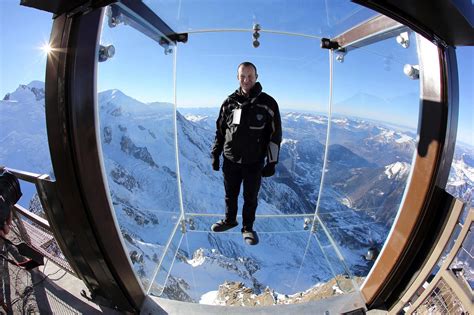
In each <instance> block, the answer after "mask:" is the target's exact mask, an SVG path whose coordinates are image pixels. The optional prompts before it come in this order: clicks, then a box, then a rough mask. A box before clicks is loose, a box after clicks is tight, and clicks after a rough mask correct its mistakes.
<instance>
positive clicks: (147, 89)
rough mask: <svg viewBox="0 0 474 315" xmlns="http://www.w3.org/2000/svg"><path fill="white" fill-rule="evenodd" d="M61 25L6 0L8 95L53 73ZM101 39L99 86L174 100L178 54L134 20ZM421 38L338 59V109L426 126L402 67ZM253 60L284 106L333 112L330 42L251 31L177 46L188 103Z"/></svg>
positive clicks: (221, 93) (469, 96)
mask: <svg viewBox="0 0 474 315" xmlns="http://www.w3.org/2000/svg"><path fill="white" fill-rule="evenodd" d="M280 9H282V10H284V9H285V8H280ZM263 14H264V11H261V12H260V11H259V13H258V17H259V20H258V21H259V22H260V23H261V21H265V23H267V24H266V25H268V24H269V23H270V21H271V19H269V17H268V16H262V15H263ZM249 18H250V17H249ZM253 18H254V19H255V14H254V16H253ZM203 19H206V16H205V15H203ZM250 19H251V18H250ZM304 23H307V22H305V21H304V20H303V19H302V20H301V23H300V24H301V25H298V27H300V29H301V30H302V31H304V30H306V29H308V30H310V29H311V27H310V26H307V27H306V26H305V25H304ZM51 25H52V15H51V14H48V13H46V12H41V11H38V10H35V9H31V8H26V7H22V6H19V5H18V1H17V0H2V1H0V33H1V36H2V38H1V41H0V69H1V72H0V98H3V96H4V95H5V94H6V93H8V92H12V91H14V90H15V89H16V88H17V87H18V85H19V84H27V83H29V82H30V81H32V80H41V81H44V75H45V61H46V57H45V54H44V53H43V52H42V50H41V49H40V48H41V46H42V45H43V44H44V43H46V42H47V41H48V39H49V35H50V31H51ZM275 27H276V26H275ZM275 27H274V28H275ZM101 41H102V43H104V44H110V43H113V44H114V46H115V47H116V55H115V57H114V58H112V59H110V60H109V61H107V62H104V63H101V64H100V66H99V77H98V84H99V90H104V89H110V88H119V89H121V90H122V91H124V92H125V93H127V94H129V95H130V96H132V97H135V98H137V99H139V100H142V101H145V102H151V101H168V102H171V101H173V71H174V69H173V55H167V56H166V55H164V53H163V49H162V48H161V47H160V46H159V45H157V44H156V43H153V42H151V41H150V40H148V39H147V38H145V37H144V36H143V35H141V34H139V33H138V32H135V31H134V30H132V29H130V27H127V26H120V27H117V28H115V29H109V28H108V27H106V28H104V31H103V35H102V39H101ZM412 42H414V41H412ZM414 46H415V45H412V47H410V48H409V49H406V50H404V49H401V48H400V46H398V45H397V44H396V43H395V42H394V41H393V40H388V41H385V42H382V43H378V44H375V45H372V46H370V47H367V48H364V49H359V50H356V51H353V52H351V53H349V54H348V55H347V56H345V60H344V62H343V63H337V62H336V63H335V64H334V78H333V79H334V80H333V89H334V107H333V110H334V112H339V113H342V114H350V115H356V116H361V117H367V118H372V119H378V120H384V121H390V122H392V123H397V124H401V125H409V126H416V123H417V120H418V117H417V116H418V102H417V99H418V93H419V87H418V84H419V83H418V81H413V80H410V79H408V78H406V77H404V75H403V73H402V71H401V69H403V65H404V64H405V63H411V64H413V63H416V62H417V60H416V48H415V47H414ZM457 52H458V62H459V76H460V78H461V82H460V116H459V133H458V138H459V139H460V140H462V141H464V142H467V143H471V144H473V143H474V135H473V125H474V109H473V107H474V106H473V103H474V94H473V93H474V92H473V90H474V86H473V76H474V65H473V59H474V58H473V57H474V48H473V47H461V48H459V49H458V50H457ZM243 60H249V61H252V62H254V63H255V64H256V65H257V67H258V69H259V80H260V82H261V83H262V85H263V87H264V90H266V91H267V92H268V93H269V94H271V95H272V96H274V97H275V98H276V99H277V101H278V102H279V104H280V106H281V107H282V108H286V109H291V110H297V109H309V110H316V111H322V112H325V111H327V103H328V97H329V55H328V51H325V50H321V49H320V48H319V41H318V40H315V39H306V38H302V37H294V36H282V35H277V34H269V33H263V34H262V35H261V45H260V47H259V48H258V49H255V48H253V47H252V45H251V34H250V33H225V34H224V33H206V34H202V33H201V34H191V35H190V38H189V41H188V43H186V44H184V45H179V47H178V50H177V68H176V75H177V101H178V106H180V107H191V106H192V107H195V106H202V107H217V106H219V105H220V104H221V102H222V100H223V99H224V98H225V96H226V95H228V94H229V93H231V92H232V91H233V90H234V89H235V88H237V86H238V82H237V80H236V66H237V65H238V63H240V62H241V61H243Z"/></svg>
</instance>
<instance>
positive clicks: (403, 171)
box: [385, 162, 410, 179]
mask: <svg viewBox="0 0 474 315" xmlns="http://www.w3.org/2000/svg"><path fill="white" fill-rule="evenodd" d="M409 172H410V164H408V163H405V162H396V163H393V164H390V165H387V166H386V167H385V175H387V177H388V179H392V178H394V177H398V178H400V177H402V176H406V175H408V173H409Z"/></svg>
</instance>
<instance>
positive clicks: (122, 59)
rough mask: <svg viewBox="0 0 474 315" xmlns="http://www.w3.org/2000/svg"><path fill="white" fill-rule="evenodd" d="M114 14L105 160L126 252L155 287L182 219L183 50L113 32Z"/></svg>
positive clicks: (105, 43)
mask: <svg viewBox="0 0 474 315" xmlns="http://www.w3.org/2000/svg"><path fill="white" fill-rule="evenodd" d="M107 12H108V13H107V14H106V15H105V16H104V23H103V29H102V34H101V38H100V44H101V46H102V50H107V51H108V52H109V54H108V55H107V54H106V57H105V58H104V59H106V60H104V61H101V62H99V68H98V91H99V92H98V106H99V117H100V121H99V130H100V136H101V142H102V153H103V159H104V165H105V171H106V176H107V180H108V185H109V189H110V195H111V198H112V202H113V205H114V208H115V215H116V218H117V221H118V225H119V227H120V230H121V232H122V236H123V239H124V242H125V245H126V250H127V251H128V253H129V255H130V258H131V261H132V263H133V267H134V269H135V271H136V273H137V275H138V277H139V278H140V279H141V281H142V283H143V284H144V287H145V288H147V287H148V285H149V284H150V283H151V282H152V281H153V277H154V276H155V271H156V268H157V265H158V263H159V262H160V261H162V260H163V257H164V255H166V254H167V252H166V245H167V244H168V240H169V238H170V237H171V235H172V231H173V230H174V229H175V226H176V225H177V224H178V222H179V218H180V215H181V210H180V198H179V192H178V175H177V174H178V172H177V167H176V165H177V163H176V145H175V141H176V137H175V123H174V122H175V108H174V53H175V50H174V48H173V47H171V50H169V51H168V50H167V51H165V49H164V47H162V46H161V45H160V44H158V43H157V42H156V41H154V40H152V39H151V38H149V37H147V36H145V35H144V34H142V33H140V32H139V31H138V30H136V29H134V28H133V27H131V26H129V25H127V24H123V23H122V24H118V25H117V26H115V27H112V26H111V25H112V24H110V23H108V19H109V14H110V11H107ZM112 46H113V48H111V47H112ZM107 57H108V58H107Z"/></svg>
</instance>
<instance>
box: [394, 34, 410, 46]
mask: <svg viewBox="0 0 474 315" xmlns="http://www.w3.org/2000/svg"><path fill="white" fill-rule="evenodd" d="M396 39H397V43H398V44H400V45H401V46H402V47H403V48H408V47H409V46H410V37H409V35H408V32H403V33H400V35H398V36H397V38H396Z"/></svg>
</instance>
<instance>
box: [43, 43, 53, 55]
mask: <svg viewBox="0 0 474 315" xmlns="http://www.w3.org/2000/svg"><path fill="white" fill-rule="evenodd" d="M41 50H42V51H43V52H44V53H45V54H46V55H49V54H50V53H51V52H52V51H53V47H51V45H50V44H49V43H44V44H43V46H41Z"/></svg>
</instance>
